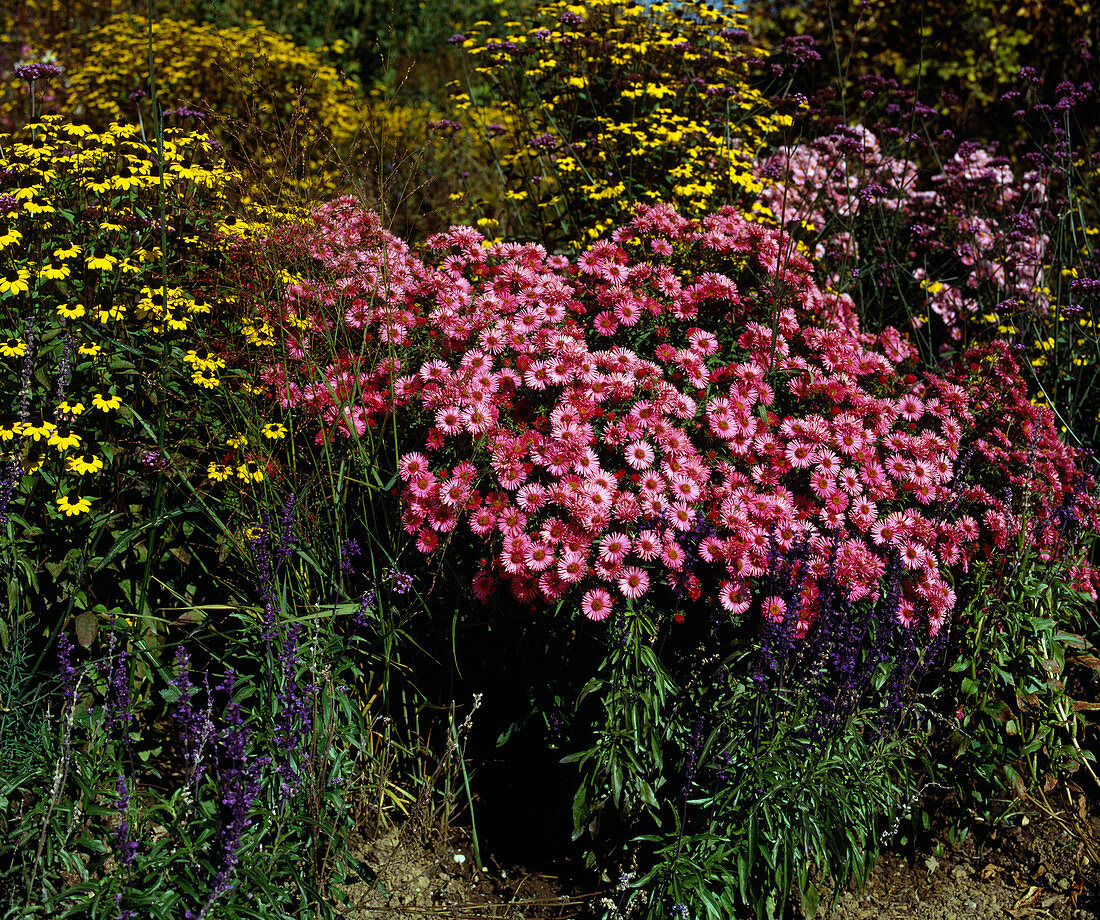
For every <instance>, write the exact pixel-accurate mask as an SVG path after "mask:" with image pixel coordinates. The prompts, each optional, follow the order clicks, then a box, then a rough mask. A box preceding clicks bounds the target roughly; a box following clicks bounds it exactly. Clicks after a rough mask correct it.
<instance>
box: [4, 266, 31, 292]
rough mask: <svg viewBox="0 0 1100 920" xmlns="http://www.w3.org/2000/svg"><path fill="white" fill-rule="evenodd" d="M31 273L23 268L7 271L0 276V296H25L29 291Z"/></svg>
mask: <svg viewBox="0 0 1100 920" xmlns="http://www.w3.org/2000/svg"><path fill="white" fill-rule="evenodd" d="M30 277H31V273H30V272H29V271H27V270H26V269H25V268H17V269H15V271H14V272H12V271H11V269H9V270H8V271H7V272H5V273H4V274H3V275H0V294H25V293H26V292H27V291H29V290H30V283H29V282H30Z"/></svg>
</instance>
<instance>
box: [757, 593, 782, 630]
mask: <svg viewBox="0 0 1100 920" xmlns="http://www.w3.org/2000/svg"><path fill="white" fill-rule="evenodd" d="M760 611H761V612H762V613H763V614H764V619H766V620H767V621H768V622H769V623H782V622H783V617H785V616H786V615H787V602H786V601H785V600H783V598H781V597H776V596H775V595H774V594H773V595H772V596H771V597H766V598H764V600H763V601H761V603H760Z"/></svg>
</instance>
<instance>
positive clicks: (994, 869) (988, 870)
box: [982, 863, 1005, 879]
mask: <svg viewBox="0 0 1100 920" xmlns="http://www.w3.org/2000/svg"><path fill="white" fill-rule="evenodd" d="M1004 871H1005V870H1004V869H1002V868H1001V867H1000V866H995V865H993V863H989V864H988V865H987V866H986V867H985V868H984V869H982V878H984V879H990V878H993V876H994V875H996V874H997V873H998V872H1004Z"/></svg>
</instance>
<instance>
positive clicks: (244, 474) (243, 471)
mask: <svg viewBox="0 0 1100 920" xmlns="http://www.w3.org/2000/svg"><path fill="white" fill-rule="evenodd" d="M237 478H238V479H243V480H244V481H245V482H248V481H249V480H251V481H252V482H262V481H263V478H264V471H263V468H262V467H261V466H260V464H259V463H257V462H256V461H255V460H249V461H248V462H247V463H242V464H241V465H240V466H238V467H237Z"/></svg>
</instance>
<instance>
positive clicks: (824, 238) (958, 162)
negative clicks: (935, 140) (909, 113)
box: [758, 125, 1049, 339]
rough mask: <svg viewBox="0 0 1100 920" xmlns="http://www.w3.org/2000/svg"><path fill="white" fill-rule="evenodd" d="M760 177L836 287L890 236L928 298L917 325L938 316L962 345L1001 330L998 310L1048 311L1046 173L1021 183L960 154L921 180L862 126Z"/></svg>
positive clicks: (986, 154) (973, 150) (991, 158)
mask: <svg viewBox="0 0 1100 920" xmlns="http://www.w3.org/2000/svg"><path fill="white" fill-rule="evenodd" d="M758 169H759V172H760V174H761V175H763V176H770V177H772V178H773V179H774V180H775V182H774V184H773V185H771V186H769V187H767V188H765V189H764V190H763V191H762V192H761V200H762V201H763V202H764V203H765V204H766V205H767V206H768V208H769V210H770V212H771V213H772V214H773V215H774V216H775V218H776V219H777V220H779V221H780V223H781V224H782V225H783V226H787V227H791V228H792V229H793V230H794V232H796V233H798V235H799V236H800V237H801V238H803V239H806V240H807V241H808V242H809V244H810V245H811V246H812V247H813V249H814V252H815V254H816V255H818V256H820V257H824V256H826V255H827V254H828V256H829V257H828V258H827V259H826V264H828V265H830V266H831V267H832V271H831V272H829V276H828V281H829V283H830V284H831V285H833V286H836V287H838V288H839V287H842V285H844V283H845V282H846V280H847V279H846V278H845V277H844V274H843V269H844V268H845V267H846V268H847V269H848V270H849V271H851V270H852V269H853V267H858V266H861V265H862V266H864V267H865V266H866V262H867V260H868V258H869V257H870V256H871V255H872V252H871V250H872V248H873V247H875V246H876V245H878V246H880V247H881V241H882V239H883V238H884V236H885V237H888V238H889V237H894V238H895V240H896V242H895V246H896V249H897V251H899V252H902V253H907V257H906V258H905V260H904V261H905V268H906V269H907V270H908V271H909V272H911V279H910V280H911V281H915V282H916V283H917V284H918V285H919V287H920V290H921V291H922V299H923V301H924V302H923V303H922V304H921V305H920V309H919V310H917V309H914V310H913V319H914V321H916V322H918V323H919V322H921V321H922V317H925V318H926V317H927V316H928V315H930V313H931V314H935V315H936V316H938V317H939V318H940V320H942V322H943V323H944V324H945V325H946V327H947V329H948V331H949V333H950V335H951V336H952V337H953V338H955V339H958V338H960V337H961V335H962V330H963V328H964V327H965V325H966V324H967V322H968V321H970V322H973V321H974V320H977V321H979V322H982V321H985V322H996V321H997V313H996V311H995V310H993V306H994V305H995V304H1000V303H1004V302H1006V301H1010V302H1011V303H1012V305H1013V308H1014V309H1024V308H1026V309H1028V310H1029V311H1031V312H1033V313H1037V314H1045V313H1046V312H1047V310H1048V308H1049V303H1048V301H1047V298H1046V294H1048V293H1049V292H1044V283H1043V279H1044V268H1046V267H1047V266H1046V265H1045V262H1046V259H1047V258H1048V256H1047V246H1048V244H1049V238H1048V236H1047V235H1046V234H1045V233H1044V232H1043V231H1042V230H1041V229H1040V228H1041V226H1042V220H1041V212H1042V209H1043V207H1044V202H1045V194H1046V185H1047V182H1046V180H1045V178H1044V177H1043V176H1042V174H1041V173H1040V172H1039V171H1037V170H1031V171H1028V172H1027V173H1025V174H1024V175H1023V176H1022V177H1021V178H1019V179H1017V177H1016V176H1015V174H1014V173H1013V170H1012V168H1011V166H1010V165H1009V162H1008V160H1007V159H1004V158H999V157H997V156H995V153H994V151H993V150H992V149H991V148H989V147H986V146H982V145H979V144H974V143H964V144H960V145H959V146H958V149H957V150H956V151H955V153H954V154H953V155H952V156H951V157H950V159H948V160H947V162H945V163H944V164H943V166H942V169H941V170H940V171H939V172H937V173H936V174H934V175H932V176H923V175H921V173H920V171H919V169H918V167H917V164H916V163H914V162H913V161H911V160H908V159H905V158H904V157H901V156H896V155H892V154H890V153H888V152H886V151H884V150H883V149H882V146H881V144H880V142H879V139H878V138H877V137H876V136H875V135H874V134H873V133H872V132H870V131H869V130H867V129H866V128H864V127H862V126H860V125H856V126H853V127H848V128H841V129H839V130H838V131H836V132H834V133H832V134H828V135H826V136H824V137H820V138H817V139H815V140H813V141H810V142H807V143H803V144H799V145H797V146H795V147H790V148H783V149H780V150H778V151H776V152H775V153H773V154H771V155H770V156H769V157H768V158H767V159H766V160H763V161H762V162H761V164H760V166H759V168H758ZM894 271H895V273H896V271H897V269H896V268H895V269H894ZM1006 331H1008V330H1002V333H1003V332H1006Z"/></svg>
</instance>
